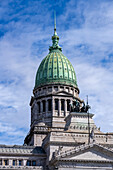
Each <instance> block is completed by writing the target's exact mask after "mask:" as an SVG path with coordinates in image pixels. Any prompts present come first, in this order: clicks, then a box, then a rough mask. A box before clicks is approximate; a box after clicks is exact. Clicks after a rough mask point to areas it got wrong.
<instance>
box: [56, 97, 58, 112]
mask: <svg viewBox="0 0 113 170" xmlns="http://www.w3.org/2000/svg"><path fill="white" fill-rule="evenodd" d="M55 110H58V99H55Z"/></svg>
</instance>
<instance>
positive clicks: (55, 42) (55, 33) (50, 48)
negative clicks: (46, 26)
mask: <svg viewBox="0 0 113 170" xmlns="http://www.w3.org/2000/svg"><path fill="white" fill-rule="evenodd" d="M58 42H59V37H58V35H57V32H56V11H54V35H53V36H52V43H53V44H52V46H50V47H49V51H50V52H51V51H52V50H54V49H59V50H60V51H62V48H61V47H60V46H59V45H58Z"/></svg>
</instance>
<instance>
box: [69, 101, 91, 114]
mask: <svg viewBox="0 0 113 170" xmlns="http://www.w3.org/2000/svg"><path fill="white" fill-rule="evenodd" d="M90 108H91V107H90V106H89V105H88V104H85V102H83V103H82V107H81V106H80V102H79V101H78V100H76V101H74V102H73V103H70V111H71V112H86V113H87V112H88V110H89V109H90Z"/></svg>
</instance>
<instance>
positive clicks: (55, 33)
mask: <svg viewBox="0 0 113 170" xmlns="http://www.w3.org/2000/svg"><path fill="white" fill-rule="evenodd" d="M55 35H57V32H56V11H54V36H55Z"/></svg>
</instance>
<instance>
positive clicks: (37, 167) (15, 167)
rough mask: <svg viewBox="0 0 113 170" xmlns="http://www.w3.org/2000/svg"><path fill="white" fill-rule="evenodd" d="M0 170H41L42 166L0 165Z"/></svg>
mask: <svg viewBox="0 0 113 170" xmlns="http://www.w3.org/2000/svg"><path fill="white" fill-rule="evenodd" d="M0 169H1V170H3V169H12V170H18V169H28V170H35V169H37V170H43V167H42V166H11V165H0Z"/></svg>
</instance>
